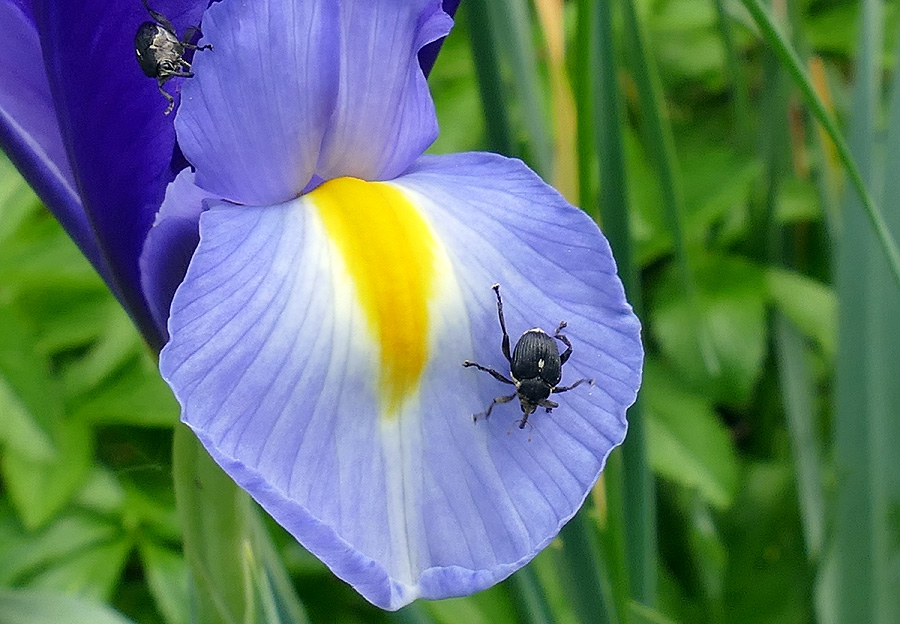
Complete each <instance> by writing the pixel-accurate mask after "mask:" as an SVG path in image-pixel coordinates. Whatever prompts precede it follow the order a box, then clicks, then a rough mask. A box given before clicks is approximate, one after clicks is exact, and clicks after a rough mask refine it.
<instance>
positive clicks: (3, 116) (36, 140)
mask: <svg viewBox="0 0 900 624" xmlns="http://www.w3.org/2000/svg"><path fill="white" fill-rule="evenodd" d="M0 24H3V38H4V43H3V45H2V46H0V146H2V148H3V150H4V151H5V152H6V153H7V154H8V155H9V157H10V159H11V160H12V162H13V163H14V164H15V165H16V167H18V169H19V171H21V172H22V175H23V176H25V179H26V180H28V183H29V184H31V186H32V188H34V190H35V192H37V194H38V195H39V196H40V198H41V199H42V200H43V201H44V203H45V204H46V205H47V207H48V208H49V209H50V210H51V211H52V212H53V214H54V215H55V216H56V218H57V219H58V220H59V222H60V223H61V224H62V226H63V227H64V228H65V229H66V231H67V232H68V233H69V236H71V237H72V239H73V240H74V241H75V242H76V243H77V244H78V246H79V248H80V249H81V251H82V252H83V253H84V255H85V256H87V258H88V259H89V260H90V261H91V263H92V264H93V265H94V267H95V268H96V269H97V272H98V273H100V275H101V276H102V277H103V278H104V279H105V280H106V281H107V283H109V284H110V286H111V287H113V288H115V284H114V283H113V282H112V280H111V276H110V272H109V267H108V266H107V264H106V260H105V259H104V258H103V256H102V254H101V253H100V247H99V246H98V244H97V241H96V239H95V238H94V233H93V231H92V230H91V226H90V224H89V223H88V219H87V215H86V214H85V212H84V207H83V206H82V205H81V200H80V198H79V197H78V192H77V190H76V188H75V177H74V174H73V173H72V168H71V167H70V165H69V158H68V155H67V154H66V149H65V147H64V146H63V140H62V135H61V134H60V130H59V123H58V122H57V120H56V109H55V108H54V106H53V98H52V97H51V95H50V84H49V83H48V82H47V72H46V71H45V70H44V58H43V56H42V55H41V43H40V41H39V39H38V33H37V28H36V27H35V24H34V18H33V15H31V12H30V5H29V6H25V4H24V3H21V2H20V3H17V2H11V0H0Z"/></svg>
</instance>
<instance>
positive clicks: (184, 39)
mask: <svg viewBox="0 0 900 624" xmlns="http://www.w3.org/2000/svg"><path fill="white" fill-rule="evenodd" d="M197 33H200V35H201V36H202V35H203V31H202V30H200V27H199V26H188V27H187V30H185V31H184V34H183V35H182V36H181V45H183V46H184V47H186V48H187V49H188V50H212V44H210V43H207V44H205V45H202V46H198V45H197V44H195V43H191V39H193V38H194V35H196V34H197Z"/></svg>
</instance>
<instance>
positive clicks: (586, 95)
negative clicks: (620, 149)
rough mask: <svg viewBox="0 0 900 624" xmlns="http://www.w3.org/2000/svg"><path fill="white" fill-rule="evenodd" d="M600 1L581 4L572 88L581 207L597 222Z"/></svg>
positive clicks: (585, 0) (579, 1) (586, 1)
mask: <svg viewBox="0 0 900 624" xmlns="http://www.w3.org/2000/svg"><path fill="white" fill-rule="evenodd" d="M597 4H598V3H597V1H596V0H578V21H577V22H576V24H575V29H576V31H575V52H574V59H573V67H574V71H573V74H572V88H573V90H574V92H575V115H576V126H575V134H576V150H577V155H578V164H577V166H578V201H579V205H580V206H581V207H582V208H583V209H584V210H586V211H587V212H588V214H590V215H591V216H592V217H594V218H595V219H597V218H598V214H597V213H596V210H595V200H596V198H597V190H596V183H595V178H596V173H595V172H596V170H597V151H596V149H595V147H596V141H595V135H594V132H595V130H594V71H593V70H594V67H595V66H596V62H597V61H596V56H597V34H596V33H597V19H598V18H597Z"/></svg>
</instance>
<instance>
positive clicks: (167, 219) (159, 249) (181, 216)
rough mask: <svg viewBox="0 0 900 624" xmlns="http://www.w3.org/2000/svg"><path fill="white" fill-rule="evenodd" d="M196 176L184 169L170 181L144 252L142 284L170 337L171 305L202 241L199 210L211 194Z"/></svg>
mask: <svg viewBox="0 0 900 624" xmlns="http://www.w3.org/2000/svg"><path fill="white" fill-rule="evenodd" d="M194 177H195V176H194V174H193V173H192V172H191V171H190V169H183V170H182V171H181V173H179V174H178V177H176V178H175V181H174V182H172V184H170V185H169V188H168V189H167V190H166V198H165V200H164V201H163V204H162V206H161V207H160V209H159V213H158V214H157V215H156V221H155V223H154V224H153V228H152V229H151V230H150V233H149V234H148V235H147V242H146V243H145V245H144V251H143V253H142V254H141V260H140V266H141V286H142V288H143V291H144V294H145V296H146V297H147V303H148V305H149V306H150V312H151V313H152V314H153V319H154V320H155V321H156V325H157V328H158V330H159V332H160V333H161V334H162V335H164V336H166V337H167V338H168V333H167V330H166V321H167V320H168V318H169V306H170V304H171V303H172V297H173V296H174V295H175V289H177V288H178V285H179V284H181V281H182V280H183V279H184V274H185V272H187V268H188V264H189V263H190V261H191V256H193V254H194V250H195V249H196V248H197V243H199V242H200V233H199V231H198V223H199V222H200V213H201V212H203V208H204V202H205V200H207V199H209V198H210V195H209V193H207V192H206V191H203V190H202V189H200V188H199V187H198V186H197V185H196V184H194Z"/></svg>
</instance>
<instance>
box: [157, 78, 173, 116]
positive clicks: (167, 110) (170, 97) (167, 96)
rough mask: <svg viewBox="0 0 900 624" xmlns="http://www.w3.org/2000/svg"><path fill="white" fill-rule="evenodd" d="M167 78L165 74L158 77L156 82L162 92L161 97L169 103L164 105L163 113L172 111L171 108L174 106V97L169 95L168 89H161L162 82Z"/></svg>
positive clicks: (166, 113)
mask: <svg viewBox="0 0 900 624" xmlns="http://www.w3.org/2000/svg"><path fill="white" fill-rule="evenodd" d="M168 78H169V76H166V77H165V78H160V79H159V82H158V85H159V92H160V93H162V94H163V97H164V98H166V101H167V102H168V103H169V105H168V106H167V107H166V110H165V111H164V112H163V115H168V114H169V113H171V112H172V109H173V108H175V98H173V97H172V96H171V95H169V93H168V91H166V90H165V89H163V83H165V81H166V80H168Z"/></svg>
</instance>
